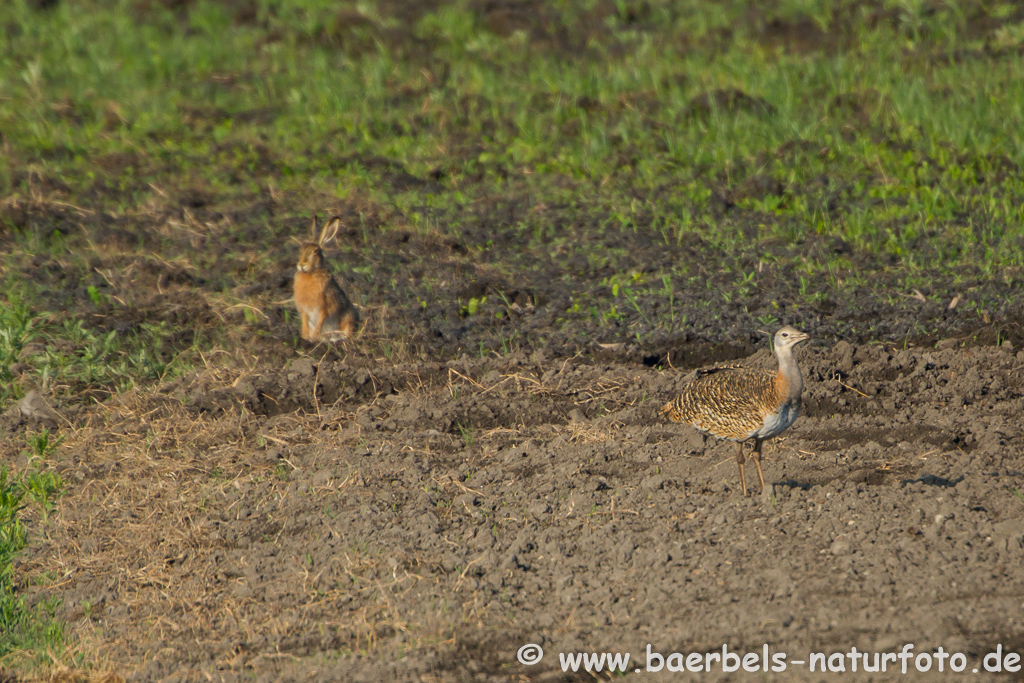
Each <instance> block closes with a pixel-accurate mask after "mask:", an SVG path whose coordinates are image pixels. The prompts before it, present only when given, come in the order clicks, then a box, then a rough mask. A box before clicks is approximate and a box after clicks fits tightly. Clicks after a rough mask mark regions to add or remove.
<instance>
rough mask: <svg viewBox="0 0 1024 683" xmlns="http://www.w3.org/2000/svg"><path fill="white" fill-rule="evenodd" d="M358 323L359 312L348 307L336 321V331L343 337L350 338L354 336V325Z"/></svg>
mask: <svg viewBox="0 0 1024 683" xmlns="http://www.w3.org/2000/svg"><path fill="white" fill-rule="evenodd" d="M358 324H359V314H358V313H357V312H356V309H354V308H350V309H349V310H347V311H345V313H344V315H342V316H341V319H340V320H339V321H338V331H339V332H340V333H341V334H342V335H343V336H345V337H348V338H349V339H351V338H352V337H355V336H356V326H357V325H358Z"/></svg>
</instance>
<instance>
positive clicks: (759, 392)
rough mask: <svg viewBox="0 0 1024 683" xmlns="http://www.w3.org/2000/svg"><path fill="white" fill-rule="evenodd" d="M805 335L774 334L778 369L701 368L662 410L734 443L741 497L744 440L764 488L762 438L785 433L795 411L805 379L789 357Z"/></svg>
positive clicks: (786, 331) (785, 331)
mask: <svg viewBox="0 0 1024 683" xmlns="http://www.w3.org/2000/svg"><path fill="white" fill-rule="evenodd" d="M807 338H808V337H807V335H806V334H804V333H803V332H800V331H799V330H796V329H794V328H792V327H789V326H788V325H787V326H786V327H783V328H782V329H780V330H779V331H778V332H776V333H775V357H776V358H778V360H779V369H778V370H777V371H775V372H772V371H771V370H758V369H753V368H744V367H735V366H733V367H723V368H712V369H710V370H704V371H701V372H700V373H699V374H698V376H697V378H696V379H694V380H693V381H692V382H690V383H689V384H688V385H686V387H685V388H684V389H683V393H681V394H680V395H679V396H677V397H676V398H675V399H673V400H671V401H669V402H668V403H666V404H665V405H664V407H662V409H661V412H662V413H663V414H665V415H667V416H668V419H670V420H672V421H673V422H685V423H687V424H689V425H691V426H693V427H696V428H697V429H699V430H701V431H704V432H710V433H711V434H714V435H715V436H717V437H720V438H723V439H729V440H730V441H738V442H739V450H738V451H737V453H736V462H737V463H738V464H739V468H740V485H741V486H742V487H743V495H744V496H745V495H747V482H746V479H745V477H744V475H743V442H744V441H749V440H750V439H753V440H754V451H753V452H752V453H751V454H750V455H751V457H752V458H753V459H754V465H755V466H756V467H757V478H758V480H759V481H760V482H761V490H762V491H763V490H764V474H762V473H761V443H762V442H763V441H765V440H766V439H770V438H772V437H773V436H778V435H779V434H781V433H782V432H784V431H785V430H786V428H787V427H789V426H790V425H791V424H793V422H794V421H795V420H796V418H797V417H799V416H800V394H801V392H802V391H803V388H804V380H803V377H802V376H801V375H800V368H799V366H797V364H796V358H794V357H793V347H794V346H796V345H797V344H799V343H800V342H802V341H804V340H805V339H807Z"/></svg>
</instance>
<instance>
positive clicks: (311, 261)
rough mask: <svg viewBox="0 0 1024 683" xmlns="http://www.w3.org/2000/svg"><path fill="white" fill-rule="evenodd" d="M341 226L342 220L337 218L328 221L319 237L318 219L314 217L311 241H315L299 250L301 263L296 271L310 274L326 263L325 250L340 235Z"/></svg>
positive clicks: (306, 243)
mask: <svg viewBox="0 0 1024 683" xmlns="http://www.w3.org/2000/svg"><path fill="white" fill-rule="evenodd" d="M340 225H341V219H340V218H338V217H337V216H335V217H334V218H332V219H331V220H329V221H327V224H326V225H325V226H324V229H323V231H322V232H319V236H317V233H318V231H319V230H318V227H317V218H316V215H314V216H313V222H312V223H311V224H310V239H311V240H313V241H311V242H305V243H303V245H302V247H301V248H300V249H299V263H298V265H297V266H296V267H295V269H296V270H298V271H299V272H301V273H309V272H312V271H314V270H316V269H318V268H320V267H321V266H322V265H323V262H324V250H323V248H324V247H325V246H327V243H328V242H330V241H331V240H332V239H334V236H335V235H337V234H338V227H339V226H340Z"/></svg>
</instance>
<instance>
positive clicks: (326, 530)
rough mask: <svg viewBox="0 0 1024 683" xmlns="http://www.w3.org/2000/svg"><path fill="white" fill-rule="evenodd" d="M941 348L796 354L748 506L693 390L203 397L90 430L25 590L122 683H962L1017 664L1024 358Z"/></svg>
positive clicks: (518, 370) (311, 387)
mask: <svg viewBox="0 0 1024 683" xmlns="http://www.w3.org/2000/svg"><path fill="white" fill-rule="evenodd" d="M940 347H945V348H941V349H922V348H910V349H906V350H903V349H900V348H893V347H892V346H889V345H871V346H853V345H850V344H847V343H846V342H840V343H839V344H838V345H836V346H834V347H833V348H821V347H811V348H808V349H802V350H801V351H799V352H798V356H799V357H800V358H801V361H802V364H803V368H804V373H805V376H806V378H807V380H808V388H807V390H806V393H805V415H804V417H802V418H801V419H800V420H799V421H798V422H797V424H796V425H795V426H794V428H793V429H791V430H790V431H789V432H788V433H787V434H785V435H784V437H782V438H779V439H777V440H775V441H774V442H771V443H770V444H769V445H768V446H767V450H766V460H765V462H766V465H765V476H766V479H767V480H768V481H769V482H770V484H769V487H768V490H767V491H766V493H765V494H764V495H762V496H760V497H759V496H757V495H756V494H755V495H754V496H752V497H751V498H748V499H743V498H741V497H740V494H739V491H738V489H737V487H736V466H735V463H734V460H733V453H734V450H733V447H731V445H730V444H728V443H725V442H716V441H714V440H713V439H709V440H707V441H706V442H705V440H704V439H703V438H702V437H701V436H699V435H698V434H696V433H695V432H693V431H692V430H691V429H689V428H687V427H684V426H679V425H672V424H669V423H665V422H662V421H661V420H660V419H659V417H658V415H657V409H658V407H659V406H660V405H661V403H662V402H663V401H664V400H665V399H667V398H668V397H670V396H671V395H672V394H673V393H674V392H675V391H677V390H678V389H679V388H680V387H681V386H682V384H683V382H684V381H685V380H686V376H687V374H688V372H687V371H686V370H672V369H666V370H663V371H659V370H656V369H653V368H649V367H646V366H643V365H638V364H637V365H634V364H623V363H609V364H600V363H594V362H591V361H587V360H584V359H582V358H581V357H575V358H557V359H556V358H548V357H545V356H544V354H543V353H540V352H538V353H535V354H533V355H530V356H528V355H526V354H523V353H517V354H513V355H510V356H506V357H503V358H492V359H485V360H481V359H468V358H463V359H462V360H459V361H452V362H449V363H445V364H439V363H410V364H405V365H395V366H389V365H387V364H366V363H362V364H360V363H358V362H355V361H353V362H352V363H351V364H349V363H346V362H345V361H344V360H321V359H320V358H319V356H316V357H300V358H297V359H296V360H294V361H292V362H291V363H290V365H289V366H288V367H287V368H286V369H284V370H282V371H279V372H267V371H262V370H260V371H255V372H252V373H247V374H243V375H241V376H238V375H237V373H232V374H228V373H227V372H226V371H216V370H208V371H202V372H196V373H193V374H192V375H189V376H186V377H183V378H182V379H180V380H177V381H175V382H171V383H168V384H166V385H164V386H161V387H159V388H157V389H155V390H151V391H146V392H129V393H127V394H123V395H121V396H119V397H117V398H115V399H112V400H110V401H108V402H107V403H106V404H104V405H99V406H95V407H93V408H90V409H88V411H89V413H88V415H86V416H85V417H84V418H82V419H81V420H80V422H81V424H83V425H85V426H81V427H79V428H77V429H76V430H74V432H73V433H71V432H70V431H69V432H68V434H67V442H66V444H65V446H63V447H62V448H61V449H60V451H59V454H60V455H61V457H62V461H61V462H60V463H59V465H58V469H59V470H60V471H61V473H62V475H63V476H64V478H65V480H67V481H68V482H69V487H68V495H67V496H66V497H65V498H63V499H62V501H61V505H60V508H59V514H56V515H55V516H53V517H51V519H50V521H49V523H48V525H47V526H45V527H42V526H41V525H39V523H38V522H36V523H35V524H36V525H37V529H36V532H35V533H34V539H35V543H34V545H33V547H32V548H31V550H30V551H29V552H28V554H27V555H26V556H24V557H23V559H22V563H21V566H20V567H19V568H18V571H19V572H21V573H22V574H24V575H25V576H27V577H29V582H30V583H31V577H33V576H38V575H39V574H41V573H42V572H50V574H51V576H53V577H54V578H55V579H56V580H55V581H54V582H53V583H52V584H50V585H47V587H46V588H45V591H43V592H45V593H52V594H58V595H60V596H61V597H62V598H63V605H62V607H61V609H62V616H63V617H64V618H66V619H67V620H69V622H70V623H71V625H72V630H73V632H74V634H75V635H76V636H77V638H78V639H79V641H78V642H79V643H80V644H81V646H82V647H84V648H95V650H94V652H95V651H98V653H99V656H100V657H101V658H102V659H103V660H104V661H107V662H109V663H110V665H111V666H112V667H113V668H114V669H115V670H118V671H120V672H122V673H124V674H126V675H128V676H129V677H130V678H131V679H132V680H140V681H142V680H145V681H148V680H210V679H213V680H242V679H246V680H248V679H252V678H255V679H257V680H282V679H283V680H353V681H379V680H399V681H404V680H409V681H412V680H423V681H438V682H439V681H457V680H493V681H506V680H585V678H583V676H582V674H579V675H571V676H570V675H565V676H563V674H562V673H561V672H560V671H559V670H557V663H558V658H557V654H556V653H558V652H575V651H625V652H629V653H631V655H632V658H633V659H632V660H631V662H635V663H636V666H639V667H643V665H644V661H643V656H644V651H645V648H646V645H647V644H648V643H649V644H651V646H652V648H653V649H654V650H656V651H660V652H662V653H669V652H673V651H679V652H694V651H696V652H701V651H705V650H715V649H717V650H720V649H721V646H722V644H728V645H729V647H730V649H732V650H741V651H760V648H761V647H762V645H763V644H764V643H767V644H768V645H769V646H770V647H771V649H772V651H775V652H779V651H781V652H786V653H788V654H789V658H790V659H799V658H800V656H799V655H801V654H806V653H808V652H811V651H822V652H826V653H831V652H834V651H842V652H846V651H848V650H849V648H850V647H851V646H856V647H857V648H858V649H860V650H864V651H869V652H871V651H894V650H896V649H897V648H899V647H902V645H903V644H904V643H915V644H916V646H917V652H921V651H928V650H930V649H931V648H935V647H938V646H940V645H941V646H943V647H944V648H945V649H946V650H947V651H961V652H964V653H966V654H968V656H969V657H971V658H972V659H971V664H972V666H974V665H976V664H977V662H978V659H979V658H980V657H981V656H982V655H984V654H985V653H987V652H988V651H989V649H990V648H994V646H995V645H996V644H997V643H1002V644H1003V646H1004V648H1008V649H1016V650H1017V651H1020V650H1021V649H1024V623H1022V622H1021V618H1020V613H1021V612H1020V610H1021V605H1020V595H1021V594H1022V593H1024V562H1022V560H1024V499H1022V497H1021V492H1020V483H1019V482H1020V477H1021V471H1022V470H1024V456H1022V455H1021V453H1020V451H1019V448H1017V446H1016V445H1015V444H1017V443H1019V440H1020V438H1021V426H1020V423H1019V415H1020V414H1021V410H1022V408H1024V398H1022V397H1024V377H1022V372H1024V353H1021V354H1017V355H1015V354H1014V353H1013V352H1012V351H1008V350H1006V348H995V347H978V348H972V349H964V348H959V347H957V346H956V345H955V344H952V343H947V344H940ZM752 362H755V363H757V362H764V363H770V362H771V360H770V357H769V356H768V354H767V352H766V351H761V352H759V354H757V356H755V358H754V359H753V361H752ZM5 450H7V449H6V447H5ZM5 455H6V453H5ZM755 488H756V485H755ZM36 590H37V591H38V590H40V589H36ZM526 643H538V644H542V645H543V647H544V650H545V652H547V653H548V654H547V655H546V657H545V659H544V660H543V661H542V662H541V663H540V664H538V665H536V666H534V667H529V668H528V667H525V666H523V665H521V664H519V663H518V662H517V661H516V659H515V654H516V651H517V649H518V648H519V647H520V646H521V645H523V644H526ZM631 666H632V664H631ZM801 669H802V667H796V666H794V667H791V668H790V670H788V671H787V672H786V673H784V674H768V675H767V679H766V680H780V681H781V680H818V679H817V678H815V677H814V676H813V675H811V674H809V673H808V672H807V671H806V670H801ZM662 675H666V674H665V673H664V672H663V673H662ZM678 675H679V674H672V675H667V677H666V680H667V679H668V678H671V677H672V676H678ZM705 676H707V677H708V679H709V680H718V678H717V677H716V675H711V676H708V675H707V674H705ZM717 676H721V674H718V675H717ZM844 678H848V679H850V680H869V679H870V676H869V675H867V674H853V673H851V672H848V673H846V674H845V676H844ZM654 680H659V679H658V677H655V678H654ZM730 680H731V679H730ZM871 680H874V679H871ZM908 680H916V679H914V678H913V677H910V678H908ZM919 680H925V676H924V675H921V677H920V679H919Z"/></svg>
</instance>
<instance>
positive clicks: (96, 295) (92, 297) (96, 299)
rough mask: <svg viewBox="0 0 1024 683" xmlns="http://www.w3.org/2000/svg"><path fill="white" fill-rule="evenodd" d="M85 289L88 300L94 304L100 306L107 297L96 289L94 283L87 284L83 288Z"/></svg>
mask: <svg viewBox="0 0 1024 683" xmlns="http://www.w3.org/2000/svg"><path fill="white" fill-rule="evenodd" d="M85 291H86V293H87V294H88V295H89V301H91V302H92V303H93V305H94V306H102V305H103V303H104V302H105V301H106V300H107V297H106V296H104V295H103V294H102V293H101V292H100V290H98V289H96V285H89V286H88V287H86V288H85Z"/></svg>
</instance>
